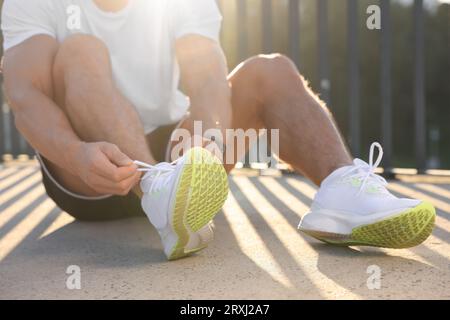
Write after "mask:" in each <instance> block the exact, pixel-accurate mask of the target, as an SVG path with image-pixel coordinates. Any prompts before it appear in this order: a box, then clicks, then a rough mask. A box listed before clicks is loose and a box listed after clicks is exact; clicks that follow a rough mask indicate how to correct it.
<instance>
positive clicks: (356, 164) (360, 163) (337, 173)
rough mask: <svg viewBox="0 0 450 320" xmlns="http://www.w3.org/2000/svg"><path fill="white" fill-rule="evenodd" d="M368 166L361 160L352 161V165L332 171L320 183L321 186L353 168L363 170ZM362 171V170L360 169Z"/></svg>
mask: <svg viewBox="0 0 450 320" xmlns="http://www.w3.org/2000/svg"><path fill="white" fill-rule="evenodd" d="M367 166H369V165H368V164H367V162H365V161H363V160H361V159H357V158H356V159H354V160H353V164H351V165H348V166H345V167H340V168H338V169H336V170H334V171H333V172H332V173H331V174H330V175H329V176H328V177H326V178H325V180H323V181H322V183H321V186H323V185H327V184H328V183H331V182H332V181H334V180H336V179H339V178H340V177H341V176H342V175H343V174H344V173H345V172H347V171H348V170H350V169H352V168H353V167H358V168H363V167H367ZM360 170H362V169H360Z"/></svg>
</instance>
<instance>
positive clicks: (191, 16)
mask: <svg viewBox="0 0 450 320" xmlns="http://www.w3.org/2000/svg"><path fill="white" fill-rule="evenodd" d="M172 5H173V6H172V10H173V12H174V14H173V16H172V17H173V23H172V25H173V28H174V30H173V32H174V35H175V38H176V39H178V38H181V37H183V36H185V35H187V34H198V35H202V36H205V37H207V38H210V39H213V40H216V41H219V36H220V29H221V25H222V15H221V13H220V10H219V8H218V6H217V3H216V0H173V3H172Z"/></svg>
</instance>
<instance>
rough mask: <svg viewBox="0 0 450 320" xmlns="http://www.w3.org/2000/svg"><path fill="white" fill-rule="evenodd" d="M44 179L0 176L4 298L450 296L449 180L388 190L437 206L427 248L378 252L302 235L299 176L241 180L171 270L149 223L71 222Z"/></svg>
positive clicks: (305, 188)
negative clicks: (206, 232) (199, 248)
mask: <svg viewBox="0 0 450 320" xmlns="http://www.w3.org/2000/svg"><path fill="white" fill-rule="evenodd" d="M40 180H41V176H40V173H39V171H38V168H37V167H36V165H35V164H32V165H26V166H17V165H14V166H12V167H7V168H4V169H3V170H0V299H134V298H141V299H310V298H319V299H380V298H387V299H419V298H431V299H437V298H443V299H449V298H450V233H449V232H450V181H449V179H443V180H441V181H439V180H432V181H433V182H434V183H433V184H432V183H430V179H428V180H424V181H426V182H421V180H420V179H419V180H417V179H416V181H413V182H399V181H397V182H394V183H391V184H390V187H391V190H392V191H394V192H395V193H397V194H401V195H404V196H410V197H419V198H423V199H426V200H429V201H431V202H433V203H434V205H435V206H436V208H437V209H438V218H437V226H436V228H435V230H434V232H433V235H432V236H431V237H430V238H429V239H428V240H427V241H426V242H425V243H424V244H423V245H420V246H418V247H416V248H413V249H410V250H384V249H376V248H363V247H352V248H342V247H332V246H328V245H324V244H322V243H320V242H319V241H316V240H314V239H311V238H308V237H306V236H304V235H302V234H300V233H299V232H298V231H297V230H296V226H297V224H298V222H299V219H300V217H301V216H302V215H303V214H304V213H305V212H306V211H307V208H308V206H309V205H310V203H311V199H312V197H313V195H314V193H315V190H316V189H315V187H314V186H312V185H311V184H310V183H308V182H307V181H305V180H304V179H303V178H300V177H298V176H293V175H288V176H284V177H261V176H251V175H250V176H249V175H248V174H237V175H234V176H232V177H231V178H230V187H231V192H230V196H229V199H228V201H227V203H226V205H225V207H224V209H223V212H222V213H220V214H219V215H218V217H217V218H216V237H215V241H214V243H213V244H212V245H210V247H209V248H207V249H206V250H204V251H203V252H201V253H200V254H197V255H195V256H193V257H191V258H188V259H184V260H180V261H176V262H167V261H166V260H165V258H164V255H163V254H162V252H161V245H160V242H159V239H158V236H157V234H156V232H155V231H154V229H153V228H152V226H151V225H150V223H149V222H148V221H147V220H146V219H145V218H136V219H130V220H123V221H115V222H108V223H81V222H76V221H74V220H73V219H72V218H70V217H69V216H68V215H67V214H66V213H64V212H61V210H59V209H58V208H57V207H55V204H54V203H53V202H52V201H51V200H49V199H48V198H47V197H46V195H45V193H44V189H43V187H42V185H41V184H40ZM71 265H77V266H79V267H80V271H81V289H80V290H69V289H67V287H66V281H67V278H68V277H69V275H68V274H66V271H67V268H68V267H69V266H71ZM378 271H379V274H380V275H381V278H380V282H377V278H376V277H377V272H378ZM368 284H369V286H368ZM377 284H380V288H379V289H374V288H373V286H375V287H376V286H377ZM369 288H372V289H369Z"/></svg>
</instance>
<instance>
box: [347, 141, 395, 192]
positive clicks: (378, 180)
mask: <svg viewBox="0 0 450 320" xmlns="http://www.w3.org/2000/svg"><path fill="white" fill-rule="evenodd" d="M375 148H377V149H378V157H377V160H376V161H375V163H374V162H373V158H374V152H375ZM382 158H383V147H381V144H379V143H378V142H374V143H372V145H371V146H370V153H369V163H368V164H367V163H366V162H363V161H361V163H359V164H358V165H355V166H353V168H351V169H350V170H349V171H347V172H346V173H345V174H344V175H346V176H349V177H350V178H356V179H361V178H362V183H361V186H360V188H359V191H358V193H357V195H360V194H361V192H362V191H363V190H364V188H365V187H366V185H367V183H368V182H369V181H371V182H373V183H374V184H375V185H382V186H386V185H387V181H386V180H385V179H384V178H383V177H381V176H379V175H377V174H376V173H375V170H376V168H377V167H378V166H379V165H380V163H381V159H382Z"/></svg>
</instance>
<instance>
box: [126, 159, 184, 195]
mask: <svg viewBox="0 0 450 320" xmlns="http://www.w3.org/2000/svg"><path fill="white" fill-rule="evenodd" d="M134 164H136V165H137V166H138V167H140V168H139V169H138V171H140V172H146V174H145V175H144V177H143V178H142V180H146V179H149V178H152V179H153V181H152V184H151V186H150V189H149V190H145V192H146V193H147V192H148V193H152V192H154V191H159V190H161V189H162V188H163V187H165V186H166V185H167V183H168V181H169V180H168V179H164V178H167V177H168V176H169V175H170V174H171V173H172V172H173V171H174V170H175V167H176V164H177V161H174V162H172V163H167V162H161V163H158V164H156V165H153V166H152V165H150V164H148V163H145V162H141V161H134ZM159 178H162V179H159ZM142 191H144V190H142Z"/></svg>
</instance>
